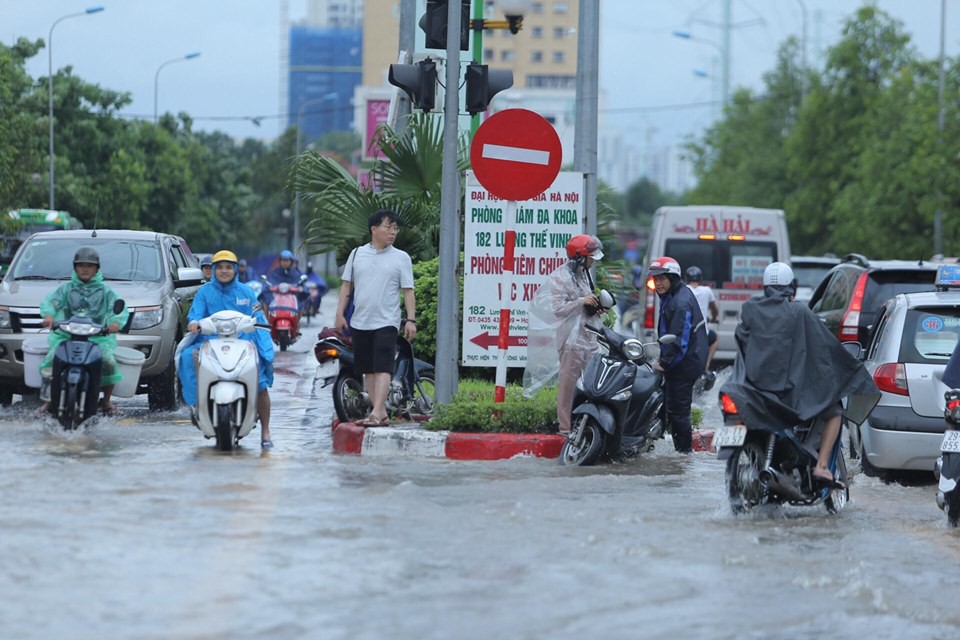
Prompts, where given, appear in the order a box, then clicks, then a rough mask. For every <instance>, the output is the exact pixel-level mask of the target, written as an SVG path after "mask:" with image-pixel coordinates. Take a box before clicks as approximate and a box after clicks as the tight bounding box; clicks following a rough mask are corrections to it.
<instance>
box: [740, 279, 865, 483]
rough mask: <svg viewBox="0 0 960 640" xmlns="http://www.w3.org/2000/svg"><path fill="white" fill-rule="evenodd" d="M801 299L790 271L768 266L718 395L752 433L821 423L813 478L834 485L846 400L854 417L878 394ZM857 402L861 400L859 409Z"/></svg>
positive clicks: (744, 312)
mask: <svg viewBox="0 0 960 640" xmlns="http://www.w3.org/2000/svg"><path fill="white" fill-rule="evenodd" d="M796 291H797V281H796V279H795V278H794V277H793V270H792V269H791V268H790V266H789V265H787V264H784V263H782V262H774V263H771V264H770V265H768V266H767V268H766V269H765V270H764V272H763V296H762V297H756V298H753V299H751V300H749V301H747V302H745V303H744V304H743V307H742V308H741V310H740V324H739V325H738V326H737V330H736V339H737V348H738V355H737V359H736V361H735V362H734V366H733V373H732V374H731V376H730V380H729V381H728V382H727V383H726V384H724V385H723V387H722V388H721V393H726V394H729V395H730V396H731V397H733V398H734V400H735V402H736V405H737V410H738V412H739V414H740V417H741V418H743V420H744V422H745V423H746V424H747V425H750V424H751V423H754V422H757V421H761V420H765V421H767V423H773V424H780V425H782V427H783V428H784V429H789V428H792V427H794V426H796V425H798V424H801V423H803V422H806V421H808V420H811V419H812V418H819V419H820V420H821V421H822V423H823V431H822V433H821V436H820V453H819V456H818V460H817V465H816V468H815V469H814V470H813V475H814V476H815V477H816V478H818V479H820V480H822V481H824V482H832V481H833V479H834V478H833V474H832V473H831V472H830V469H829V468H828V464H829V460H830V455H831V451H832V449H833V446H834V444H835V443H836V441H837V436H838V435H839V434H840V425H841V422H842V417H843V406H842V405H841V398H844V397H847V396H850V397H851V400H850V402H849V403H848V413H849V412H850V411H852V410H854V404H857V405H859V406H864V407H865V406H866V405H867V404H869V408H872V407H873V404H876V399H875V398H879V392H878V391H877V387H876V385H875V384H874V382H873V379H872V378H871V377H870V375H869V374H868V373H867V371H866V370H865V369H864V368H863V365H862V364H861V363H860V361H859V360H857V359H856V358H855V357H853V355H851V354H850V353H848V352H847V350H846V349H844V348H843V346H842V345H841V344H840V342H839V341H837V339H836V338H835V337H834V336H833V334H831V333H830V331H829V330H828V329H827V328H826V327H825V326H824V325H823V323H822V322H820V321H819V320H818V319H817V317H816V316H815V315H814V314H813V312H812V311H811V310H810V309H809V308H808V307H807V306H806V305H805V304H803V303H800V302H795V301H794V300H793V296H794V295H795V294H796ZM854 397H859V398H862V399H863V400H862V402H860V401H857V402H856V403H855V401H854ZM871 399H872V402H871ZM859 410H860V409H859V408H857V411H859ZM867 410H868V411H869V409H867Z"/></svg>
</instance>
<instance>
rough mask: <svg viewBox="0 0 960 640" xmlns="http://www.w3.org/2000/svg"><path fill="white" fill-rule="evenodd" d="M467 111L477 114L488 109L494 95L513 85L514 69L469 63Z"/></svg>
mask: <svg viewBox="0 0 960 640" xmlns="http://www.w3.org/2000/svg"><path fill="white" fill-rule="evenodd" d="M466 79H467V113H469V114H470V115H476V114H478V113H483V112H484V111H486V110H487V105H489V104H490V100H491V99H493V96H495V95H497V94H498V93H500V92H501V91H503V90H504V89H509V88H510V87H512V86H513V71H510V70H509V69H488V68H487V65H485V64H477V63H475V62H472V63H470V64H468V65H467V76H466Z"/></svg>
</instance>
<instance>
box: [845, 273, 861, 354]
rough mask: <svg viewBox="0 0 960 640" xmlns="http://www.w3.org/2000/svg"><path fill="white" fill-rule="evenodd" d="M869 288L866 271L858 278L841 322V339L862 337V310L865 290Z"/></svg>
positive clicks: (854, 339)
mask: <svg viewBox="0 0 960 640" xmlns="http://www.w3.org/2000/svg"><path fill="white" fill-rule="evenodd" d="M866 288H867V272H866V271H864V272H863V273H861V274H860V277H859V278H857V285H856V286H855V287H854V288H853V297H852V298H851V299H850V306H849V307H847V311H846V313H844V314H843V320H842V321H841V322H840V335H839V337H840V341H841V342H846V341H847V340H852V341H856V340H858V339H859V337H860V311H861V310H862V309H863V292H864V290H865V289H866Z"/></svg>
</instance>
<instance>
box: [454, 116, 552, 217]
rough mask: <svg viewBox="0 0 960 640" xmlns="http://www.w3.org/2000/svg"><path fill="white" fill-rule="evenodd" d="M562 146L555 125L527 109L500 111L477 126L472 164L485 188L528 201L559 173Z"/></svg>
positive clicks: (471, 157) (513, 198)
mask: <svg viewBox="0 0 960 640" xmlns="http://www.w3.org/2000/svg"><path fill="white" fill-rule="evenodd" d="M562 161H563V149H562V147H561V146H560V136H558V135H557V132H556V130H555V129H554V128H553V125H552V124H550V123H549V122H547V120H546V118H544V117H543V116H541V115H540V114H539V113H534V112H533V111H529V110H527V109H507V110H506V111H498V112H497V113H495V114H493V115H492V116H490V117H489V118H487V119H486V120H485V121H484V123H483V124H481V125H480V127H479V128H478V129H477V133H476V134H474V136H473V142H472V144H471V146H470V164H472V165H473V172H474V174H475V175H476V176H477V180H478V181H479V182H480V184H482V185H483V186H484V188H485V189H486V190H487V191H489V192H490V193H492V194H493V195H495V196H496V197H498V198H502V199H504V200H529V199H530V198H535V197H537V196H538V195H540V194H541V193H543V192H544V191H546V190H547V189H548V188H549V187H550V185H551V184H553V181H554V180H556V178H557V174H558V173H559V172H560V163H561V162H562Z"/></svg>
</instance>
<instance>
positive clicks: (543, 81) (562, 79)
mask: <svg viewBox="0 0 960 640" xmlns="http://www.w3.org/2000/svg"><path fill="white" fill-rule="evenodd" d="M526 86H527V88H530V89H575V88H576V86H577V76H570V75H557V74H543V75H537V74H530V75H528V76H527V83H526Z"/></svg>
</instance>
